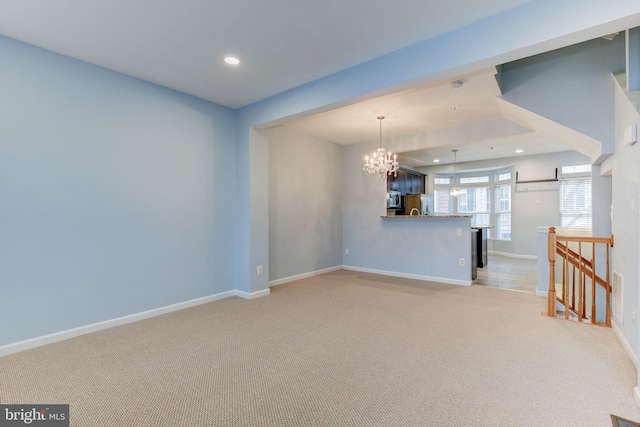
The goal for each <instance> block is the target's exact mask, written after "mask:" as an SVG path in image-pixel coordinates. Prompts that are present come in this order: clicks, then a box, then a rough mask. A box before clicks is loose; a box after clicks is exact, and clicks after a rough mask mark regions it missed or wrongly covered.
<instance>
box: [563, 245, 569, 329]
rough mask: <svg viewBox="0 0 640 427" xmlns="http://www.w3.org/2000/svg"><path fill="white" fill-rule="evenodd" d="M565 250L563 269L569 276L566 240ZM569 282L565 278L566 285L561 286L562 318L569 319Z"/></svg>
mask: <svg viewBox="0 0 640 427" xmlns="http://www.w3.org/2000/svg"><path fill="white" fill-rule="evenodd" d="M564 244H565V247H566V248H567V250H566V251H565V253H564V268H565V269H566V270H567V276H568V275H569V241H568V240H566V241H565V242H564ZM568 282H569V280H568V278H567V283H563V284H562V288H563V291H564V296H563V299H564V318H565V319H567V320H568V319H569V283H568Z"/></svg>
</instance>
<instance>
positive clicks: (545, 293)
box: [536, 288, 549, 298]
mask: <svg viewBox="0 0 640 427" xmlns="http://www.w3.org/2000/svg"><path fill="white" fill-rule="evenodd" d="M536 296H539V297H542V298H547V297H548V296H549V291H548V290H546V291H543V290H540V289H538V288H536Z"/></svg>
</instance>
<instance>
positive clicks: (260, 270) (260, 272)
mask: <svg viewBox="0 0 640 427" xmlns="http://www.w3.org/2000/svg"><path fill="white" fill-rule="evenodd" d="M261 274H262V266H261V265H259V266H258V276H260V275H261Z"/></svg>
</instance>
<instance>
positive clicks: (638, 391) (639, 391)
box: [633, 387, 640, 406]
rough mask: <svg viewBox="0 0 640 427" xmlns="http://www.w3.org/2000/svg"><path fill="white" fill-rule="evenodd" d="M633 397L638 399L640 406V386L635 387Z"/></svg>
mask: <svg viewBox="0 0 640 427" xmlns="http://www.w3.org/2000/svg"><path fill="white" fill-rule="evenodd" d="M633 397H634V398H635V399H636V403H637V404H638V406H640V388H638V387H634V388H633Z"/></svg>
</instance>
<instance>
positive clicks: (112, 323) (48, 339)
mask: <svg viewBox="0 0 640 427" xmlns="http://www.w3.org/2000/svg"><path fill="white" fill-rule="evenodd" d="M269 293H270V291H269V289H265V290H263V291H258V292H251V293H249V292H244V291H239V290H237V289H232V290H230V291H226V292H221V293H219V294H215V295H209V296H206V297H202V298H196V299H192V300H189V301H184V302H180V303H177V304H172V305H167V306H165V307H159V308H154V309H152V310H147V311H143V312H140V313H135V314H130V315H128V316H123V317H118V318H116V319H111V320H105V321H103V322H97V323H92V324H90V325H85V326H80V327H77V328H73V329H67V330H65V331H60V332H55V333H53V334H49V335H43V336H41V337H36V338H31V339H28V340H24V341H19V342H17V343H12V344H6V345H3V346H0V357H2V356H6V355H8V354H13V353H18V352H20V351H24V350H29V349H31V348H35V347H40V346H43V345H46V344H52V343H55V342H58V341H63V340H67V339H69V338H74V337H77V336H80V335H85V334H90V333H92V332H98V331H101V330H103V329H109V328H113V327H116V326H121V325H126V324H127V323H133V322H137V321H139V320H144V319H148V318H150V317H155V316H160V315H162V314H167V313H171V312H173V311H178V310H183V309H185V308H190V307H195V306H197V305H201V304H206V303H209V302H213V301H218V300H221V299H224V298H229V297H233V296H239V297H241V298H245V299H254V298H258V297H261V296H265V295H269Z"/></svg>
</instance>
